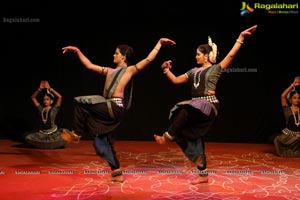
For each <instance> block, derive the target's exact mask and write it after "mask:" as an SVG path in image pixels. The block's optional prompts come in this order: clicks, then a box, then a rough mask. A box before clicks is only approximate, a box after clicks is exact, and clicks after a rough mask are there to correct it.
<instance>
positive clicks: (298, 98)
mask: <svg viewBox="0 0 300 200" xmlns="http://www.w3.org/2000/svg"><path fill="white" fill-rule="evenodd" d="M291 104H292V105H293V106H299V105H300V94H298V93H295V94H294V95H293V96H292V98H291Z"/></svg>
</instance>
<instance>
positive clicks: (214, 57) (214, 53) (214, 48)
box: [208, 36, 218, 63]
mask: <svg viewBox="0 0 300 200" xmlns="http://www.w3.org/2000/svg"><path fill="white" fill-rule="evenodd" d="M208 45H209V46H211V48H212V51H211V52H209V55H208V56H209V61H210V62H212V63H216V61H217V53H218V47H217V45H216V44H215V43H213V42H212V39H211V37H210V36H208Z"/></svg>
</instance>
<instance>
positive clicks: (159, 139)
mask: <svg viewBox="0 0 300 200" xmlns="http://www.w3.org/2000/svg"><path fill="white" fill-rule="evenodd" d="M154 139H155V141H156V143H158V144H165V143H166V140H165V138H164V137H163V136H159V135H156V134H154Z"/></svg>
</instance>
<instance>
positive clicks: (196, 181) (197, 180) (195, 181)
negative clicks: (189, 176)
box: [191, 176, 208, 185]
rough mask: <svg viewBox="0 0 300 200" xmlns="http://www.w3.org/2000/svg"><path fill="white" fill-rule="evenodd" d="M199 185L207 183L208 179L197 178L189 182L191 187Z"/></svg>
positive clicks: (203, 177) (205, 177) (204, 177)
mask: <svg viewBox="0 0 300 200" xmlns="http://www.w3.org/2000/svg"><path fill="white" fill-rule="evenodd" d="M200 183H208V177H207V176H199V177H198V178H196V179H194V180H192V181H191V184H192V185H197V184H200Z"/></svg>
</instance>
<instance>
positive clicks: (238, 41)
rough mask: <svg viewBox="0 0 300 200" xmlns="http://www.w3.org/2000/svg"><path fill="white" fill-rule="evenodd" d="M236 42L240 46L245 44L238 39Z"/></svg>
mask: <svg viewBox="0 0 300 200" xmlns="http://www.w3.org/2000/svg"><path fill="white" fill-rule="evenodd" d="M236 42H237V43H239V44H243V43H244V42H243V41H241V40H239V39H236Z"/></svg>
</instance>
